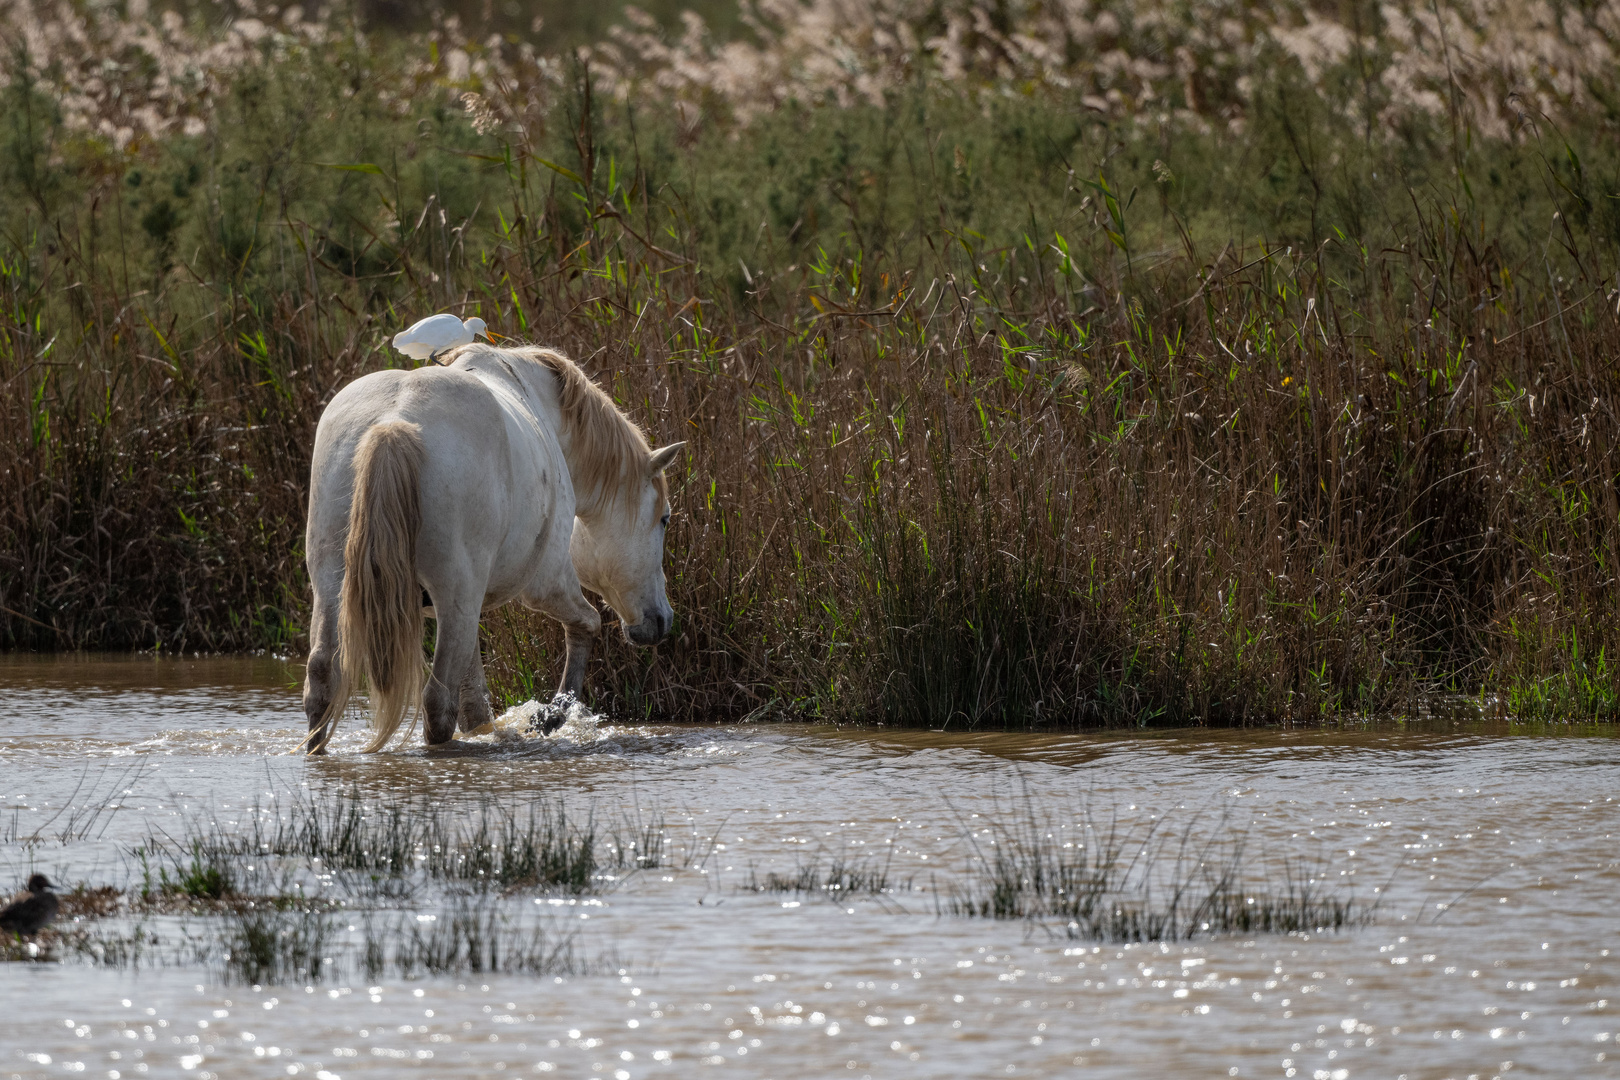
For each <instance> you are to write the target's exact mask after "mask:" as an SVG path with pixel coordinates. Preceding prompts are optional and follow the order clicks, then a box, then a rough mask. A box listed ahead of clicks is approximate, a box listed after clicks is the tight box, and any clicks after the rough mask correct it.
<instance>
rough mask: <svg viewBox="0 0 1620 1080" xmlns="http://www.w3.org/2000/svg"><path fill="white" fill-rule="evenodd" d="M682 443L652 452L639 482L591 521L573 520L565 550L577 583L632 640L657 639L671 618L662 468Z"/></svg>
mask: <svg viewBox="0 0 1620 1080" xmlns="http://www.w3.org/2000/svg"><path fill="white" fill-rule="evenodd" d="M685 445H686V444H685V443H670V444H669V445H668V446H665V447H663V448H661V449H659V450H655V451H653V453H652V454H651V455H650V456H649V457H648V459H647V466H646V469H645V470H644V475H643V476H642V477H641V478H640V481H639V483H636V484H633V485H631V488H630V490H629V491H628V492H627V493H625V495H624V497H621V498H618V499H614V500H610V501H609V502H608V503H607V505H606V508H605V511H604V512H603V513H602V514H600V515H598V516H597V517H596V518H595V519H594V521H593V524H592V525H589V526H588V525H586V524H585V522H584V521H583V520H580V519H577V518H576V519H575V521H574V536H573V541H572V543H571V544H570V545H569V553H570V555H572V556H573V562H574V570H575V572H576V573H578V574H579V580H580V584H582V585H584V586H585V587H586V588H587V589H589V590H591V591H592V592H594V593H597V594H598V595H600V596H601V597H602V598H603V599H604V600H606V601H607V603H608V606H609V607H611V608H612V609H613V611H614V613H615V614H617V615H618V616H619V621H620V622H621V623H622V624H623V625H624V636H625V637H626V638H628V639H629V640H630V641H631V643H633V644H636V645H656V644H658V642H659V641H661V640H662V639H663V637H664V635H665V634H667V633H669V630H670V627H671V626H673V625H674V623H675V612H674V610H673V609H672V608H671V607H670V606H669V597H668V596H666V595H665V593H664V534H665V533H666V532H667V531H668V530H669V510H670V507H669V486H668V485H667V484H666V483H665V481H664V470H665V469H667V468H669V466H670V465H671V463H673V462H674V460H675V456H676V455H677V454H679V453H680V452H681V448H682V447H683V446H685Z"/></svg>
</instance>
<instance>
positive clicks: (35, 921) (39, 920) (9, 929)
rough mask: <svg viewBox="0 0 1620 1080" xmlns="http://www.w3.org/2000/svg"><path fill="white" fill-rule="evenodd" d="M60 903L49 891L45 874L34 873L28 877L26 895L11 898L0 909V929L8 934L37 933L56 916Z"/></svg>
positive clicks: (49, 885)
mask: <svg viewBox="0 0 1620 1080" xmlns="http://www.w3.org/2000/svg"><path fill="white" fill-rule="evenodd" d="M61 903H62V902H61V901H60V900H58V899H57V898H56V894H55V893H53V892H51V883H50V882H49V881H47V880H45V875H44V874H35V875H34V876H33V877H31V878H29V879H28V893H27V895H26V896H22V897H20V898H18V899H16V900H13V901H12V902H11V903H9V904H7V905H6V908H5V910H4V911H0V930H4V931H5V932H6V933H8V934H37V933H39V932H40V931H41V930H42V929H44V928H45V924H46V923H48V922H50V921H51V920H52V919H54V918H56V910H57V908H59V907H60V906H61Z"/></svg>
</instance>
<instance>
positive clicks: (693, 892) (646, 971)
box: [0, 658, 1620, 1080]
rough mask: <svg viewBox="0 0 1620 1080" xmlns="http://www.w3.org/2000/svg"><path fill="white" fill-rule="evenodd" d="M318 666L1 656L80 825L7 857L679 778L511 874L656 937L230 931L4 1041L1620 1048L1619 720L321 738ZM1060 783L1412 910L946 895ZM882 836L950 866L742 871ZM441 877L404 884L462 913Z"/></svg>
mask: <svg viewBox="0 0 1620 1080" xmlns="http://www.w3.org/2000/svg"><path fill="white" fill-rule="evenodd" d="M298 674H299V672H298V670H297V669H296V668H295V667H291V666H288V665H284V664H282V663H280V662H278V661H275V660H272V659H232V660H167V659H166V660H151V659H128V658H89V659H86V658H47V659H35V658H0V697H3V699H4V701H5V704H6V706H7V709H6V714H7V715H6V722H5V724H4V727H3V730H0V762H3V768H0V809H3V810H5V811H6V813H5V823H4V830H3V832H4V835H7V836H10V837H19V836H28V835H30V834H33V833H35V832H38V833H40V835H41V836H42V837H44V840H43V842H41V843H38V844H36V845H34V846H31V847H29V846H24V845H22V844H19V843H17V842H15V841H13V842H8V843H6V844H4V845H0V876H3V879H4V883H5V884H6V886H7V887H11V886H12V885H15V884H20V883H21V881H22V880H23V879H24V878H25V877H26V876H27V874H28V872H30V871H31V870H33V869H36V868H37V869H39V870H41V871H43V872H45V873H47V874H49V875H50V876H51V877H52V878H53V879H61V880H64V881H68V882H75V881H81V880H82V881H87V882H90V883H92V884H105V883H111V884H118V885H129V884H131V883H132V881H134V880H136V879H137V878H138V871H137V868H136V867H134V866H133V865H132V860H131V857H130V850H131V848H132V847H133V846H134V845H135V844H136V843H137V842H138V841H140V840H142V839H143V838H145V837H147V836H149V835H151V834H152V833H153V832H154V831H164V830H166V831H170V832H175V833H178V832H181V831H183V829H184V827H185V825H186V823H187V822H191V821H195V820H196V819H197V816H198V815H199V814H202V813H206V814H209V815H214V816H217V817H218V818H219V819H222V820H228V821H230V820H240V815H241V813H242V812H243V811H245V810H247V809H250V808H252V807H253V806H255V805H258V806H260V807H263V806H267V805H269V804H270V803H271V801H272V800H275V799H277V798H282V799H285V798H286V797H287V796H288V795H289V794H290V793H293V792H302V793H307V794H315V795H318V794H321V793H328V792H334V791H357V792H359V793H361V794H362V796H363V797H367V798H380V797H382V796H385V795H390V794H394V793H400V792H409V793H412V794H425V795H428V796H429V797H431V798H433V799H435V800H439V801H440V802H441V803H442V804H443V805H445V806H447V807H451V808H454V807H457V806H463V805H465V806H471V805H473V804H475V803H476V802H477V800H478V799H479V798H480V797H484V796H493V797H495V798H496V799H499V800H509V801H510V804H511V805H513V806H514V807H517V806H523V805H527V803H528V801H529V800H532V799H533V798H534V797H535V796H536V795H543V796H547V797H551V796H557V797H561V798H563V799H565V800H566V801H567V802H568V803H569V804H570V805H572V806H576V807H579V808H585V807H589V808H591V809H593V810H594V811H595V812H596V813H598V814H600V815H602V816H603V817H604V818H606V817H610V816H613V815H616V814H622V813H626V812H628V811H629V810H630V809H631V808H640V809H642V810H646V809H648V808H656V811H657V812H658V813H660V814H662V816H663V819H664V821H665V823H666V833H667V842H668V843H669V845H670V849H671V851H672V853H673V854H674V857H672V858H671V859H670V860H669V865H667V866H665V867H662V868H660V869H658V870H656V871H653V872H645V873H639V874H633V875H631V876H630V877H628V878H627V879H626V880H625V881H623V882H622V883H620V884H619V885H618V886H617V887H616V888H613V889H611V890H610V891H608V892H606V893H605V894H604V895H602V896H598V897H589V898H584V899H581V900H576V901H574V902H572V903H569V902H566V901H564V900H563V899H562V898H559V897H554V896H545V895H541V896H535V895H533V894H532V893H531V894H518V895H514V896H512V897H509V898H508V899H507V900H506V901H504V903H506V904H508V905H509V906H511V907H513V908H520V907H529V908H532V909H533V911H534V912H537V913H538V912H544V913H545V917H546V918H548V919H551V920H561V921H563V922H566V923H567V924H568V925H570V926H573V927H576V928H577V934H578V939H579V940H580V941H581V942H582V943H585V944H586V945H588V947H589V948H591V949H594V950H598V951H600V952H603V953H611V954H612V955H614V956H617V957H622V958H623V962H624V966H623V971H622V973H619V974H604V975H590V976H574V977H545V978H537V977H531V976H524V977H514V976H506V975H498V976H496V975H485V976H471V977H467V976H463V977H460V978H431V977H429V978H421V979H417V980H407V979H399V978H395V977H393V976H385V977H379V978H378V979H377V980H376V981H371V980H366V979H363V978H356V977H352V976H351V977H349V978H346V979H340V980H338V981H337V982H336V983H334V984H322V985H317V986H312V987H305V986H281V987H266V988H263V989H260V990H254V989H253V988H252V987H248V986H242V985H230V984H224V983H221V982H220V981H219V980H218V979H217V976H216V973H215V972H214V971H213V970H212V969H204V968H198V967H186V966H174V967H163V968H158V969H143V970H139V971H107V970H101V969H94V968H90V967H87V966H84V965H82V964H78V963H73V962H69V963H65V964H60V965H39V964H6V965H0V1000H3V1001H4V1002H5V1003H6V1007H7V1016H6V1022H5V1023H4V1024H3V1025H0V1075H13V1076H21V1077H34V1076H57V1075H61V1074H63V1073H64V1072H76V1073H78V1072H82V1073H84V1074H87V1075H92V1076H108V1077H133V1076H147V1075H152V1076H177V1075H187V1076H199V1077H200V1076H205V1075H216V1076H227V1077H234V1076H260V1075H262V1076H270V1075H303V1076H311V1077H323V1078H324V1077H332V1076H340V1077H349V1076H358V1075H370V1076H378V1077H392V1076H398V1075H403V1074H407V1073H408V1074H410V1075H420V1076H468V1077H471V1076H488V1075H492V1074H497V1073H498V1074H502V1075H508V1074H509V1075H525V1076H527V1075H544V1074H553V1075H563V1076H602V1077H609V1076H611V1077H614V1078H616V1080H628V1078H630V1077H641V1076H655V1075H665V1076H671V1077H685V1076H691V1075H698V1074H701V1073H707V1072H713V1073H715V1074H716V1075H726V1074H733V1075H747V1076H771V1077H825V1076H831V1075H839V1076H851V1077H862V1076H873V1077H890V1076H942V1077H944V1076H950V1077H959V1076H974V1077H981V1076H992V1075H994V1076H1072V1075H1077V1074H1079V1073H1082V1072H1083V1073H1084V1074H1085V1075H1100V1076H1119V1077H1140V1076H1144V1075H1168V1074H1172V1073H1174V1074H1178V1075H1197V1076H1214V1075H1233V1076H1262V1075H1263V1076H1280V1077H1290V1076H1295V1077H1311V1078H1313V1080H1315V1078H1318V1077H1321V1078H1334V1080H1348V1078H1350V1077H1362V1076H1368V1077H1371V1076H1396V1075H1401V1074H1404V1075H1407V1076H1410V1077H1413V1078H1416V1077H1420V1076H1421V1077H1443V1076H1457V1077H1464V1076H1470V1075H1477V1076H1482V1077H1483V1076H1501V1075H1506V1074H1508V1073H1510V1072H1511V1074H1512V1075H1514V1076H1517V1075H1519V1074H1520V1073H1524V1074H1528V1075H1538V1074H1539V1075H1547V1076H1564V1077H1568V1076H1602V1075H1620V1066H1617V1065H1616V1055H1617V1054H1620V1047H1616V1046H1615V1041H1614V1040H1615V1038H1616V1033H1617V1028H1620V1024H1617V1023H1616V1020H1615V1015H1616V1012H1617V1010H1620V1003H1617V998H1620V994H1617V983H1620V959H1617V958H1616V957H1615V956H1614V950H1615V948H1617V947H1620V942H1617V941H1616V938H1617V936H1620V935H1617V934H1616V930H1617V928H1620V920H1617V917H1616V915H1615V912H1614V898H1615V896H1616V895H1620V847H1617V844H1616V833H1617V826H1620V821H1617V810H1620V805H1617V799H1620V743H1617V742H1616V740H1614V739H1613V738H1610V737H1606V736H1596V737H1595V736H1593V735H1592V734H1591V733H1588V734H1587V735H1585V736H1583V737H1556V736H1555V735H1553V734H1552V733H1545V734H1538V735H1525V734H1521V733H1518V732H1516V731H1515V730H1514V729H1507V728H1488V727H1481V726H1478V725H1475V726H1469V725H1467V724H1461V723H1457V722H1454V721H1441V722H1437V723H1433V724H1429V725H1426V726H1424V728H1423V729H1422V730H1410V729H1403V728H1401V727H1400V726H1398V725H1389V726H1385V727H1380V728H1378V729H1371V730H1361V729H1356V730H1348V731H1344V730H1341V731H1329V732H1316V733H1312V732H1304V733H1300V732H1294V733H1277V732H1234V733H1209V732H1192V733H1176V734H1173V735H1163V734H1160V735H1155V736H1151V737H1120V736H1093V735H1056V736H1018V735H956V734H940V733H930V732H902V733H894V732H882V731H879V732H861V731H833V730H828V729H817V728H807V727H789V726H757V727H728V728H696V727H650V726H639V725H630V724H617V723H613V722H610V721H602V722H598V721H596V720H594V719H591V718H588V717H583V718H578V719H576V720H575V721H571V722H570V724H569V725H568V726H566V727H565V728H564V729H563V730H562V731H560V732H558V733H557V734H556V735H554V736H552V737H551V738H548V739H526V738H521V737H518V736H517V735H516V734H515V733H514V732H512V731H496V732H493V733H490V734H488V735H485V736H480V737H479V738H477V739H474V740H469V741H467V742H465V743H463V744H461V745H460V746H458V747H457V748H455V750H454V751H453V752H427V751H424V750H422V749H421V748H420V747H419V746H418V745H415V744H412V745H411V746H410V748H409V749H407V750H405V751H402V752H399V753H394V754H386V755H378V756H372V757H362V756H360V755H358V754H356V753H354V748H355V747H356V746H357V745H358V744H359V742H360V738H359V727H360V723H359V721H358V719H357V718H355V717H351V718H349V719H348V720H346V721H345V725H344V728H343V733H342V734H341V735H340V736H339V739H338V741H337V742H336V744H335V745H334V753H333V754H332V755H330V756H329V757H327V758H324V759H305V758H302V757H298V756H293V755H289V754H287V751H288V750H289V749H290V748H291V747H293V746H294V745H295V744H296V743H297V740H298V739H299V737H300V736H301V734H302V732H301V728H302V717H301V715H300V712H299V701H298V693H297V687H296V684H297V682H298ZM1027 805H1038V806H1040V807H1041V808H1043V812H1045V813H1047V814H1049V815H1050V816H1051V818H1052V820H1053V822H1055V823H1056V824H1055V825H1054V827H1055V828H1057V829H1059V831H1060V833H1061V830H1062V829H1064V828H1068V827H1070V826H1073V825H1075V824H1076V823H1077V822H1078V821H1079V819H1080V817H1081V816H1082V815H1084V814H1086V813H1090V814H1091V815H1093V816H1094V817H1095V816H1098V815H1105V816H1107V817H1108V819H1109V820H1111V821H1117V822H1120V823H1122V824H1124V825H1129V826H1137V827H1142V826H1146V825H1150V824H1152V823H1154V822H1160V821H1163V822H1180V821H1186V820H1191V819H1195V818H1197V817H1198V816H1200V815H1202V816H1204V817H1205V818H1215V817H1224V819H1225V820H1226V821H1227V822H1229V823H1235V824H1236V825H1238V826H1239V827H1241V828H1242V829H1243V830H1244V832H1245V835H1246V836H1247V837H1248V840H1249V850H1252V851H1256V852H1263V853H1265V855H1266V856H1267V857H1268V858H1282V859H1286V858H1289V857H1302V858H1306V859H1309V860H1312V861H1314V862H1316V863H1318V864H1319V865H1320V866H1322V867H1323V868H1324V870H1325V874H1326V876H1327V877H1328V878H1329V880H1334V881H1343V882H1345V883H1347V884H1348V883H1354V884H1353V888H1354V890H1355V892H1356V895H1358V896H1359V897H1362V898H1372V897H1374V896H1376V897H1378V898H1379V909H1378V918H1377V921H1376V922H1375V924H1374V925H1373V926H1371V927H1370V928H1367V929H1361V930H1353V931H1350V932H1347V933H1343V934H1336V935H1320V936H1319V935H1314V934H1312V935H1295V936H1285V937H1254V938H1243V937H1231V938H1217V939H1212V940H1203V941H1199V942H1197V943H1195V944H1190V945H1159V944H1139V945H1131V946H1125V945H1109V944H1103V943H1098V942H1090V941H1074V940H1069V939H1068V937H1067V936H1066V935H1065V934H1064V933H1063V932H1062V930H1061V928H1060V927H1047V926H1043V925H1034V924H1023V923H1016V922H992V921H986V920H977V919H966V918H953V917H948V916H947V917H941V916H939V915H938V914H936V900H937V897H938V896H939V895H940V892H941V891H942V890H943V889H944V888H945V887H946V885H947V884H948V883H949V881H950V880H951V879H952V875H956V874H960V873H961V872H962V870H963V868H964V866H965V865H966V864H967V862H968V860H969V859H970V857H971V852H972V847H973V845H974V844H983V843H986V842H988V841H987V839H986V838H987V837H989V836H991V835H992V830H990V829H989V828H988V825H989V824H991V823H994V822H998V821H1002V820H1004V819H1006V818H1007V817H1008V815H1010V814H1016V813H1017V812H1018V811H1019V808H1021V807H1025V806H1027ZM104 806H111V807H112V809H110V810H103V811H102V812H101V813H100V814H99V815H98V816H96V817H94V819H93V821H94V827H93V828H84V829H79V830H77V831H75V832H73V835H74V836H75V837H77V838H76V839H73V840H71V841H70V842H66V843H62V842H59V840H58V837H59V836H61V835H63V834H64V833H65V832H68V831H70V830H67V829H66V823H68V822H72V821H78V822H80V823H83V822H85V821H86V820H91V819H90V818H89V817H88V815H89V814H91V813H93V811H91V810H87V809H86V808H87V807H104ZM233 812H234V814H233ZM1064 835H1067V834H1064ZM876 853H881V854H882V857H883V858H884V860H885V864H886V865H888V866H889V867H890V872H891V875H892V877H893V878H894V879H895V880H896V881H904V880H910V881H912V882H914V883H916V885H917V886H918V889H917V890H916V891H913V892H897V893H891V894H888V895H885V896H883V897H880V898H876V899H841V900H839V901H837V902H834V901H832V900H829V899H827V898H825V897H824V896H823V897H818V896H815V895H810V894H805V895H794V894H783V893H753V892H745V891H742V890H741V888H740V887H741V886H742V885H743V884H744V883H745V882H746V881H747V880H749V878H750V877H751V876H756V875H757V876H758V877H760V878H763V877H764V876H765V875H767V874H768V873H770V872H772V871H776V872H779V873H782V874H788V873H791V872H792V871H793V870H794V869H795V868H796V867H800V866H803V865H805V864H806V863H807V862H808V861H810V860H813V859H815V858H818V857H826V856H831V855H843V856H846V857H854V856H859V855H875V854H876ZM404 903H405V904H406V905H407V906H406V909H405V910H406V914H405V915H404V916H403V917H408V918H413V919H415V918H429V917H432V916H433V914H434V912H433V910H432V909H431V907H430V906H428V905H425V904H424V903H423V901H422V900H421V898H417V899H416V900H406V901H404ZM412 904H415V905H417V906H414V907H413V906H410V905H412ZM354 921H355V922H356V924H358V917H357V918H356V920H354ZM183 924H184V920H179V919H174V918H168V917H166V918H165V919H158V920H156V921H155V923H154V924H153V925H156V926H157V927H158V928H159V929H160V931H161V932H163V933H168V934H174V933H178V932H180V929H179V928H180V927H181V926H182V925H183ZM193 925H194V924H193ZM345 929H346V928H345Z"/></svg>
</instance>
